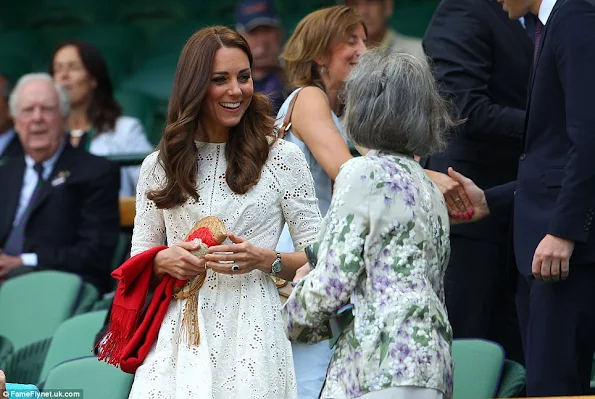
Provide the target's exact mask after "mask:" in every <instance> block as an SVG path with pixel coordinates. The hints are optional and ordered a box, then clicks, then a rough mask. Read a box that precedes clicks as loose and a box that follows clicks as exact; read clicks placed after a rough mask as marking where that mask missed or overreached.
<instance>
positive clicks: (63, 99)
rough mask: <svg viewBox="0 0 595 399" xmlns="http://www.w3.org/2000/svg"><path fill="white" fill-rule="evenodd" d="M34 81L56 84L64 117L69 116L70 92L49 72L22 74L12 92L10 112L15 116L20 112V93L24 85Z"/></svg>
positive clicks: (9, 101)
mask: <svg viewBox="0 0 595 399" xmlns="http://www.w3.org/2000/svg"><path fill="white" fill-rule="evenodd" d="M34 81H42V82H49V83H51V84H52V86H54V88H55V89H56V92H57V93H58V100H59V103H60V112H61V113H62V116H63V117H67V116H68V115H69V114H70V99H69V98H68V94H67V93H66V90H64V88H63V87H62V86H60V85H59V84H58V83H56V82H54V79H52V77H51V76H50V75H49V74H47V73H28V74H26V75H23V76H21V78H20V79H19V80H18V82H17V84H16V85H15V87H14V90H13V91H12V93H10V98H9V100H8V103H9V106H10V114H11V115H12V116H13V117H14V116H15V115H17V113H18V112H19V109H18V108H19V95H20V92H21V89H22V88H23V86H25V85H26V84H27V83H30V82H34Z"/></svg>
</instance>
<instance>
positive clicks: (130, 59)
mask: <svg viewBox="0 0 595 399" xmlns="http://www.w3.org/2000/svg"><path fill="white" fill-rule="evenodd" d="M75 38H76V39H77V40H82V41H85V42H89V43H91V44H93V45H94V46H95V47H97V49H98V50H99V51H100V52H101V54H102V55H103V57H104V58H105V60H106V62H107V64H108V68H109V72H110V77H111V79H112V83H113V85H114V87H117V86H118V85H119V83H120V82H121V81H122V79H124V78H125V77H126V76H128V75H129V74H130V73H131V71H132V69H133V68H134V67H135V66H136V65H139V64H140V62H141V57H142V54H143V53H144V51H145V45H146V44H145V39H144V36H143V33H142V32H141V31H140V30H139V29H137V28H134V27H132V26H126V25H122V24H109V25H93V26H89V27H85V28H83V29H81V30H80V31H78V32H77V34H76V36H75Z"/></svg>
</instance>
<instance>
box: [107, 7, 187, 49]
mask: <svg viewBox="0 0 595 399" xmlns="http://www.w3.org/2000/svg"><path fill="white" fill-rule="evenodd" d="M118 15H119V20H120V22H122V23H124V24H127V25H130V26H135V27H138V28H139V29H141V30H142V31H143V33H144V34H145V36H146V38H147V40H148V42H149V43H150V42H152V41H154V40H155V39H156V38H157V37H158V36H159V35H160V34H161V33H162V32H164V31H166V30H167V29H169V28H171V27H173V26H175V25H177V24H179V23H180V21H183V20H184V19H186V18H187V17H188V16H189V12H188V9H187V8H186V7H185V6H184V5H183V4H181V3H177V2H174V1H171V2H167V3H166V2H162V1H159V0H133V1H130V2H127V3H126V5H124V6H123V7H122V8H121V10H120V11H119V13H118Z"/></svg>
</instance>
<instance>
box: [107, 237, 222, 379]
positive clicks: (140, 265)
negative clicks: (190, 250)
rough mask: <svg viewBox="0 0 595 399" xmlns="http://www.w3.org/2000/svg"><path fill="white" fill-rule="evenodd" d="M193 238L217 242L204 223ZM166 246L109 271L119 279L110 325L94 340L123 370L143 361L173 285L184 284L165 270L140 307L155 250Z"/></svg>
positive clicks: (132, 372) (126, 370)
mask: <svg viewBox="0 0 595 399" xmlns="http://www.w3.org/2000/svg"><path fill="white" fill-rule="evenodd" d="M195 238H196V239H200V240H201V241H202V243H203V244H204V245H206V246H207V247H211V246H213V245H217V244H219V243H218V242H217V240H216V239H215V237H213V234H212V233H211V230H209V229H208V228H206V227H201V228H199V229H197V230H196V231H195V232H193V233H192V234H191V235H189V236H188V237H187V238H186V241H192V240H194V239H195ZM166 248H167V246H165V245H163V246H160V247H155V248H151V249H148V250H146V251H144V252H141V253H139V254H137V255H135V256H133V257H132V258H130V259H128V260H127V261H126V262H124V264H122V266H120V267H119V268H117V269H116V270H114V271H113V272H112V277H114V278H115V279H116V280H118V281H119V283H118V288H116V293H115V295H114V302H113V304H112V312H111V317H110V324H109V329H108V331H107V332H106V334H105V335H104V336H103V338H102V339H101V340H100V341H99V342H98V343H97V345H98V346H99V351H98V357H99V360H105V361H106V362H107V363H109V364H113V365H115V366H118V365H119V366H120V368H121V369H122V371H125V372H126V373H130V374H134V373H135V372H136V369H137V368H138V367H139V366H140V365H141V364H143V362H144V360H145V358H146V357H147V354H148V353H149V350H150V349H151V347H152V346H153V344H154V343H155V341H156V340H157V335H158V334H159V328H160V327H161V323H162V322H163V319H164V318H165V313H166V312H167V308H168V307H169V304H170V302H171V300H172V297H173V296H174V288H182V287H184V285H185V284H186V280H178V279H176V278H174V277H171V276H170V275H168V274H166V275H165V276H164V277H163V279H162V280H161V282H160V283H159V285H158V286H157V287H156V288H155V291H154V293H153V297H152V298H151V302H150V303H149V306H148V307H147V309H146V310H145V311H143V306H144V305H145V302H146V300H147V295H148V294H149V290H150V288H151V279H152V277H153V261H154V259H155V256H157V253H158V252H159V251H161V250H163V249H166ZM192 300H193V301H194V300H195V299H194V298H192ZM193 305H196V303H194V304H193ZM195 311H198V310H195ZM196 329H197V330H198V324H197V327H196Z"/></svg>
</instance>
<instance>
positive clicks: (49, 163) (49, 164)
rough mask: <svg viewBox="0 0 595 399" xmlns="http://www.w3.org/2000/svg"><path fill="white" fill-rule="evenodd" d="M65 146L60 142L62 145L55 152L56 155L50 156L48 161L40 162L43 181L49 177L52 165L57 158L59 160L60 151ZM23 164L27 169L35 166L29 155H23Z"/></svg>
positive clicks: (64, 143) (63, 142)
mask: <svg viewBox="0 0 595 399" xmlns="http://www.w3.org/2000/svg"><path fill="white" fill-rule="evenodd" d="M65 145H66V142H65V141H62V144H60V147H59V148H58V151H56V153H55V154H54V155H52V156H51V157H50V158H49V159H47V160H45V161H43V162H42V165H43V178H44V180H47V179H48V178H49V177H50V174H51V173H52V170H53V169H54V165H55V164H56V162H57V161H58V158H60V154H62V150H64V146H65ZM25 163H26V164H27V168H31V169H33V166H35V161H34V160H33V158H31V157H30V156H29V155H25Z"/></svg>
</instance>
